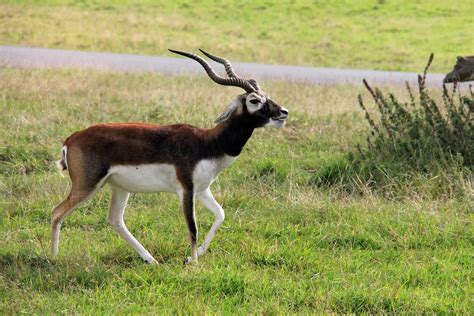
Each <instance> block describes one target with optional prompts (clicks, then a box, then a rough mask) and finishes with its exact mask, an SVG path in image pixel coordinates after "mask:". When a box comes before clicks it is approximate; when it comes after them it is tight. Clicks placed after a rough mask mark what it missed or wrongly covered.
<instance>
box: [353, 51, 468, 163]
mask: <svg viewBox="0 0 474 316" xmlns="http://www.w3.org/2000/svg"><path fill="white" fill-rule="evenodd" d="M432 60H433V54H432V55H431V56H430V59H429V61H428V64H427V66H426V68H425V71H424V73H423V76H418V85H419V89H418V90H419V95H418V100H416V99H415V96H414V94H413V92H412V90H411V88H410V86H409V84H408V83H407V84H406V87H407V90H408V94H409V97H410V102H409V103H407V102H405V103H404V102H401V101H399V100H398V99H397V97H396V96H395V95H393V94H391V93H389V94H388V95H384V94H383V93H382V92H381V91H380V90H379V89H377V88H375V89H372V87H371V86H370V85H369V84H368V83H367V81H365V80H364V84H365V86H366V88H367V90H369V92H370V94H371V95H372V98H373V99H374V101H375V103H376V105H377V108H378V111H379V114H380V120H379V123H378V124H376V123H375V121H374V120H373V119H372V117H371V115H370V114H369V112H368V111H367V108H366V107H365V105H364V102H363V100H362V97H361V96H360V95H359V104H360V106H361V108H362V110H363V111H364V112H365V118H366V120H367V122H368V123H369V125H370V128H371V132H370V135H369V136H368V137H367V149H366V150H361V149H360V147H359V150H358V153H359V155H360V156H361V157H365V156H368V158H376V159H377V160H392V161H393V160H397V161H400V162H403V163H405V164H406V167H408V168H409V169H410V170H414V171H420V172H428V171H429V170H428V169H427V168H428V167H430V165H431V163H432V162H440V163H444V162H451V160H452V159H455V160H459V161H460V163H461V164H462V165H464V166H466V167H469V168H471V169H472V168H473V166H474V129H473V121H472V119H471V115H472V111H473V106H474V99H473V92H472V91H471V95H470V97H467V96H463V97H462V96H460V95H459V96H458V97H456V96H455V95H456V90H457V84H454V85H453V92H452V95H450V93H449V92H448V90H447V88H446V86H443V99H442V103H441V104H439V103H437V102H436V101H435V100H434V99H433V98H432V97H431V96H430V95H429V94H428V91H427V89H426V85H425V83H426V72H427V70H428V68H429V66H430V64H431V62H432Z"/></svg>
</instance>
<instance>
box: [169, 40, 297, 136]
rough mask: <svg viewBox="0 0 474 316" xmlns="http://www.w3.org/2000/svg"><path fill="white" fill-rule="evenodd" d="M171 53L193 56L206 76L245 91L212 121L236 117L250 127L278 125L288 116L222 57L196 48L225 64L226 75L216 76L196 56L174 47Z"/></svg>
mask: <svg viewBox="0 0 474 316" xmlns="http://www.w3.org/2000/svg"><path fill="white" fill-rule="evenodd" d="M170 51H171V52H173V53H176V54H179V55H183V56H186V57H189V58H191V59H194V60H195V61H197V62H198V63H200V64H201V66H202V67H203V68H204V70H205V71H206V72H207V74H208V75H209V77H210V78H211V79H212V80H213V81H214V82H216V83H218V84H220V85H225V86H234V87H240V88H242V89H244V90H245V91H246V93H244V94H241V95H239V96H238V97H237V98H236V99H234V100H233V101H232V102H231V103H230V104H229V105H228V106H227V108H226V109H225V111H224V113H222V114H221V115H220V116H219V117H218V118H217V119H216V120H215V123H221V122H224V121H227V120H228V119H230V118H239V119H241V120H243V121H244V122H245V123H246V124H249V125H252V126H253V127H267V126H268V127H276V128H282V127H283V126H284V125H285V122H286V119H287V118H288V110H287V109H286V108H284V107H282V106H280V105H278V104H277V103H276V102H274V101H273V100H271V99H270V98H269V97H268V96H267V95H266V93H265V92H264V91H263V90H262V89H261V88H260V86H259V85H258V83H257V81H256V80H254V79H243V78H241V77H239V76H238V75H237V74H236V73H235V71H234V68H233V67H232V64H231V63H230V62H229V61H228V60H227V59H225V58H222V57H218V56H214V55H211V54H209V53H207V52H205V51H203V50H202V49H200V51H201V52H202V53H203V54H204V55H206V56H207V57H209V58H210V59H212V60H214V61H216V62H218V63H221V64H223V65H224V66H225V70H226V73H227V76H228V77H227V78H225V77H221V76H219V75H218V74H217V73H216V72H215V71H214V70H213V69H212V67H211V66H210V65H209V63H208V62H207V61H206V60H204V59H203V58H201V57H200V56H198V55H196V54H193V53H186V52H181V51H176V50H171V49H170Z"/></svg>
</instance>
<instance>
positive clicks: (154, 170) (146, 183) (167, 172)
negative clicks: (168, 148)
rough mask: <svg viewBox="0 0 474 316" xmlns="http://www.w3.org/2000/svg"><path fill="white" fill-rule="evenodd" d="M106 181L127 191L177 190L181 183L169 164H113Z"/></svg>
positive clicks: (179, 188) (173, 168)
mask: <svg viewBox="0 0 474 316" xmlns="http://www.w3.org/2000/svg"><path fill="white" fill-rule="evenodd" d="M107 182H108V183H110V184H112V185H115V186H118V187H120V188H122V189H124V190H127V191H129V192H134V193H138V192H177V191H178V190H181V183H180V182H179V181H178V179H177V177H176V169H175V167H174V166H173V165H171V164H147V165H136V166H133V165H127V166H113V167H111V168H110V170H109V176H108V178H107Z"/></svg>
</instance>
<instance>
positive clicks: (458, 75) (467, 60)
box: [444, 56, 474, 83]
mask: <svg viewBox="0 0 474 316" xmlns="http://www.w3.org/2000/svg"><path fill="white" fill-rule="evenodd" d="M471 80H474V56H467V57H461V56H458V60H457V62H456V65H455V66H454V68H453V70H452V71H451V72H450V73H448V74H447V75H446V77H444V82H445V83H450V82H463V81H471Z"/></svg>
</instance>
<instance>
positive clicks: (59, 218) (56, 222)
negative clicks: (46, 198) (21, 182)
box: [51, 185, 96, 258]
mask: <svg viewBox="0 0 474 316" xmlns="http://www.w3.org/2000/svg"><path fill="white" fill-rule="evenodd" d="M95 189H96V188H95V187H91V188H82V189H79V188H78V187H77V186H75V185H73V186H72V188H71V192H69V195H68V197H67V198H66V199H65V200H64V201H62V202H61V203H59V204H58V205H57V206H56V207H55V208H54V209H53V212H52V214H51V254H52V257H53V258H55V257H56V256H57V255H58V251H59V232H60V230H61V224H62V222H63V221H64V217H66V215H69V214H70V213H71V212H72V211H74V210H75V209H76V208H77V207H78V206H79V205H80V204H81V203H83V202H85V201H86V200H87V199H89V198H90V197H91V196H92V195H93V193H94V191H95Z"/></svg>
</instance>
